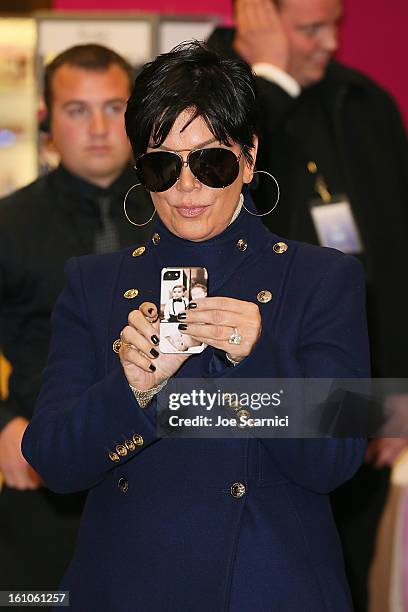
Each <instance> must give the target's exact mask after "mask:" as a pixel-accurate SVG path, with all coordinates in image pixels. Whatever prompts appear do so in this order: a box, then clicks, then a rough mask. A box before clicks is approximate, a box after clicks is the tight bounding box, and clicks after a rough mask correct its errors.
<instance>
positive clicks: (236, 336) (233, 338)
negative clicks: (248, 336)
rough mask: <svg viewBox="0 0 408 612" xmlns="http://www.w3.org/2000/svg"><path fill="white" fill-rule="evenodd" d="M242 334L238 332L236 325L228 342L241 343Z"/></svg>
mask: <svg viewBox="0 0 408 612" xmlns="http://www.w3.org/2000/svg"><path fill="white" fill-rule="evenodd" d="M241 341H242V336H241V335H240V334H239V333H238V330H237V328H236V327H234V329H233V331H232V334H231V335H230V337H229V338H228V344H241Z"/></svg>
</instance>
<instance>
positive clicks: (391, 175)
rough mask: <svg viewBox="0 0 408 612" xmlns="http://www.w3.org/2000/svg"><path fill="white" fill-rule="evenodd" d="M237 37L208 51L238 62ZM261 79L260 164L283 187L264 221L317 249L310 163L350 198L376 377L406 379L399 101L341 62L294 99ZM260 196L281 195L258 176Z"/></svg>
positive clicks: (407, 211) (216, 36)
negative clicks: (364, 280)
mask: <svg viewBox="0 0 408 612" xmlns="http://www.w3.org/2000/svg"><path fill="white" fill-rule="evenodd" d="M233 39H234V30H233V29H232V28H220V29H217V30H215V32H214V33H213V34H212V36H211V37H210V39H209V44H210V46H212V47H213V48H216V49H217V50H218V51H220V52H221V53H223V54H224V55H226V56H229V57H238V56H237V55H236V54H235V52H234V50H233V47H232V43H233ZM256 80H257V86H258V93H259V102H260V106H261V113H260V114H261V121H262V124H261V138H260V147H259V154H258V160H257V167H258V169H263V170H268V171H270V172H272V173H273V174H274V175H275V177H276V178H277V180H278V181H279V184H280V188H281V200H280V202H279V205H278V207H277V209H276V210H275V211H274V213H273V214H271V215H269V216H268V217H264V218H263V220H264V222H265V223H266V224H267V225H268V226H269V227H270V229H272V231H274V232H276V233H278V234H280V235H283V236H287V237H289V238H293V239H296V240H304V241H307V242H312V243H317V236H316V233H315V230H314V227H313V224H312V221H311V216H310V212H309V202H310V201H311V200H312V199H313V198H316V197H318V195H317V193H316V191H315V188H314V184H315V176H314V175H312V174H310V172H309V171H308V169H307V164H308V162H309V161H315V162H316V163H317V166H318V169H319V172H320V173H321V174H322V175H323V177H324V178H325V180H326V183H327V184H328V187H329V190H330V191H331V192H332V193H345V194H347V196H348V198H349V200H350V202H351V205H352V209H353V213H354V215H355V218H356V220H357V223H358V225H359V229H360V232H361V235H362V239H363V242H364V248H365V252H364V254H363V255H362V256H361V257H360V259H361V261H362V263H363V264H364V267H365V271H366V278H367V286H368V317H369V331H370V340H371V349H372V366H373V374H374V375H375V376H383V377H405V376H407V373H408V361H407V358H406V347H407V346H408V324H407V320H406V313H407V312H408V289H407V283H406V280H405V276H406V267H407V263H408V257H407V251H406V247H405V242H406V236H407V232H408V147H407V138H406V133H405V130H404V127H403V124H402V121H401V118H400V115H399V113H398V110H397V108H396V105H395V103H394V101H393V100H392V98H391V96H389V94H388V93H387V92H385V91H384V90H383V89H382V88H380V87H378V86H377V85H376V84H375V83H373V82H372V81H371V80H370V79H368V78H367V77H365V76H364V75H362V74H360V73H359V72H356V71H355V70H351V69H349V68H347V67H345V66H343V65H341V64H339V63H338V62H335V61H333V62H331V64H330V65H329V67H328V70H327V72H326V75H325V77H324V79H323V80H322V81H320V82H319V83H317V84H316V85H313V86H311V87H309V88H307V89H304V90H303V91H302V93H301V95H300V96H299V97H298V98H296V99H294V98H291V97H290V96H289V95H288V94H287V93H286V92H285V91H284V90H283V89H282V88H280V87H279V86H278V85H276V84H274V83H271V82H269V81H267V80H266V79H263V78H260V77H258V78H257V79H256ZM253 195H254V198H255V200H256V202H257V204H258V203H259V208H260V209H261V208H262V211H263V210H268V208H271V205H272V204H273V202H274V201H275V198H276V189H275V186H274V184H273V182H272V181H271V180H268V178H267V177H266V178H265V177H264V175H261V176H260V181H259V190H258V193H256V192H254V194H253ZM265 202H268V208H266V209H265V204H264V203H265Z"/></svg>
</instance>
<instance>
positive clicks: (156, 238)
mask: <svg viewBox="0 0 408 612" xmlns="http://www.w3.org/2000/svg"><path fill="white" fill-rule="evenodd" d="M152 242H153V244H154V246H157V245H158V244H159V242H160V234H158V233H157V232H154V234H153V236H152Z"/></svg>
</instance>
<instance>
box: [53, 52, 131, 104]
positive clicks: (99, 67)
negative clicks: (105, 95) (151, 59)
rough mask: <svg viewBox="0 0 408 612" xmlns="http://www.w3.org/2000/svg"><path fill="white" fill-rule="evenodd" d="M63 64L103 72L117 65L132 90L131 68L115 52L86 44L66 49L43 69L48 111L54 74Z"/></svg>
mask: <svg viewBox="0 0 408 612" xmlns="http://www.w3.org/2000/svg"><path fill="white" fill-rule="evenodd" d="M65 64H67V65H69V66H74V67H75V68H82V69H83V70H95V71H100V72H103V71H104V70H108V69H109V67H110V66H112V65H117V66H119V67H120V68H122V70H123V71H124V72H125V73H126V74H127V76H128V78H129V91H130V90H131V89H132V85H133V80H134V72H133V68H132V66H131V65H130V64H129V62H127V61H126V60H125V59H124V58H123V57H121V56H120V55H119V54H118V53H116V51H113V50H112V49H108V47H103V46H102V45H96V44H87V45H76V46H75V47H70V48H69V49H66V50H65V51H63V52H62V53H60V54H59V55H57V56H56V57H55V58H54V59H53V60H52V62H50V63H49V64H48V65H47V66H46V67H45V72H44V101H45V105H46V107H47V109H48V112H50V111H51V107H52V80H53V77H54V74H55V72H56V71H57V70H58V68H61V66H64V65H65Z"/></svg>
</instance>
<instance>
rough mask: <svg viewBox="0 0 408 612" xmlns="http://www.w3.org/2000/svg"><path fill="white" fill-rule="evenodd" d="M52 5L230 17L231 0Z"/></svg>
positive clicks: (63, 1)
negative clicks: (210, 14) (211, 14)
mask: <svg viewBox="0 0 408 612" xmlns="http://www.w3.org/2000/svg"><path fill="white" fill-rule="evenodd" d="M53 6H54V8H56V9H63V10H75V11H80V10H84V11H86V10H98V11H105V10H116V11H120V10H122V9H126V10H132V11H151V12H162V13H190V14H192V13H196V14H197V13H198V14H201V15H205V14H206V13H213V14H215V15H220V16H221V17H222V18H223V19H230V15H231V0H195V1H192V0H54V2H53Z"/></svg>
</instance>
